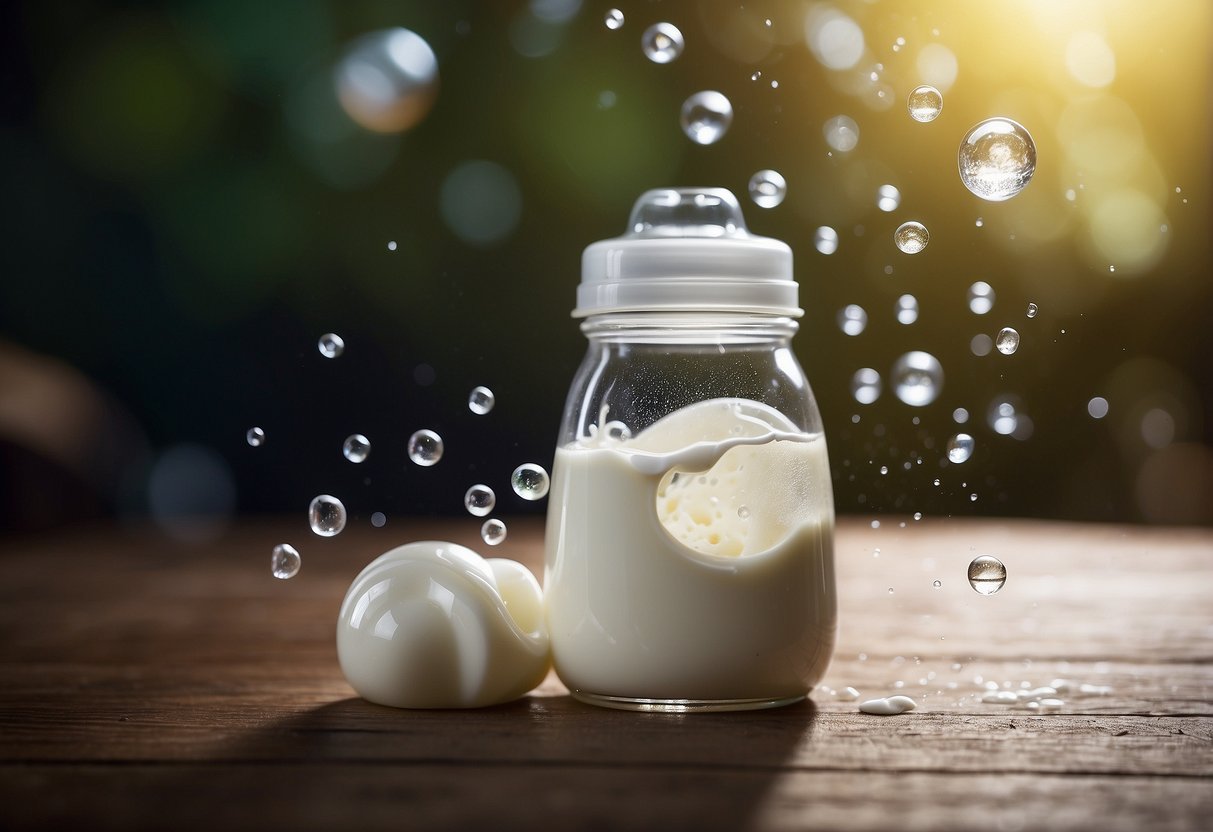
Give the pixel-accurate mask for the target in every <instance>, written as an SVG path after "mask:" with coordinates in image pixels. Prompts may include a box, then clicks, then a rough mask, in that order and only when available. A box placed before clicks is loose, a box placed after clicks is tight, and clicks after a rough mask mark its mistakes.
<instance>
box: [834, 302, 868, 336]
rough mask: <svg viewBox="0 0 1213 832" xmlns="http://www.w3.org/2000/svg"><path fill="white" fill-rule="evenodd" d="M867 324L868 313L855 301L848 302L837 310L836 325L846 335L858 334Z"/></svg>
mask: <svg viewBox="0 0 1213 832" xmlns="http://www.w3.org/2000/svg"><path fill="white" fill-rule="evenodd" d="M867 325H868V313H867V312H865V311H864V309H863V307H862V306H860V305H859V304H857V303H848V304H847V305H846V306H844V307H843V308H842V309H840V310H839V312H838V327H839V328H840V329H841V330H842V331H843V332H845V333H846V334H847V335H859V334H860V333H861V332H863V331H864V329H865V328H867Z"/></svg>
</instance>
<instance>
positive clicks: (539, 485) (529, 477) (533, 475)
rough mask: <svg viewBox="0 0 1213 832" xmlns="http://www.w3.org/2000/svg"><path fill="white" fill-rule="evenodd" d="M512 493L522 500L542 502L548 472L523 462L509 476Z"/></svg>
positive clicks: (531, 463)
mask: <svg viewBox="0 0 1213 832" xmlns="http://www.w3.org/2000/svg"><path fill="white" fill-rule="evenodd" d="M510 485H511V486H513V488H514V493H515V494H517V495H518V496H519V497H521V498H522V499H524V500H542V499H543V498H544V497H546V496H547V493H548V486H549V485H550V482H549V480H548V472H547V471H545V470H543V468H542V467H540V466H538V465H536V464H535V463H533V462H524V463H523V464H522V465H519V466H518V467H517V468H515V469H514V473H513V474H512V475H511V476H510Z"/></svg>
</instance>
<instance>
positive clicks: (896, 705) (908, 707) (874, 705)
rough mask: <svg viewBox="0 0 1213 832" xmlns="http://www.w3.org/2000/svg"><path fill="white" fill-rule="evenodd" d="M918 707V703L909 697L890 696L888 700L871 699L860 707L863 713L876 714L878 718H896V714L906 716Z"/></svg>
mask: <svg viewBox="0 0 1213 832" xmlns="http://www.w3.org/2000/svg"><path fill="white" fill-rule="evenodd" d="M917 707H918V703H917V702H915V701H914V700H913V699H911V698H910V697H908V696H890V697H888V698H886V699H869V700H868V701H866V702H862V703H860V705H859V710H860V712H861V713H865V714H875V715H877V716H894V715H896V714H904V713H905V712H906V711H912V710H914V709H915V708H917Z"/></svg>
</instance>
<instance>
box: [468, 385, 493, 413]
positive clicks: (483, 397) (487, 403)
mask: <svg viewBox="0 0 1213 832" xmlns="http://www.w3.org/2000/svg"><path fill="white" fill-rule="evenodd" d="M496 403H497V397H496V396H494V395H493V391H492V390H490V389H489V388H487V387H473V388H472V392H471V393H470V394H468V410H470V411H472V412H473V413H475V414H476V415H477V416H483V415H484V414H486V413H488V412H489V411H490V410H492V409H493V405H494V404H496Z"/></svg>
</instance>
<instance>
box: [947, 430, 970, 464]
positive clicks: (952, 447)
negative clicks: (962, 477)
mask: <svg viewBox="0 0 1213 832" xmlns="http://www.w3.org/2000/svg"><path fill="white" fill-rule="evenodd" d="M972 455H973V437H972V436H969V434H967V433H958V434H956V435H955V436H953V437H952V438H951V439H949V440H948V461H950V462H952V463H953V464H955V465H959V464H960V463H962V462H967V461H968V460H969V457H971V456H972Z"/></svg>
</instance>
